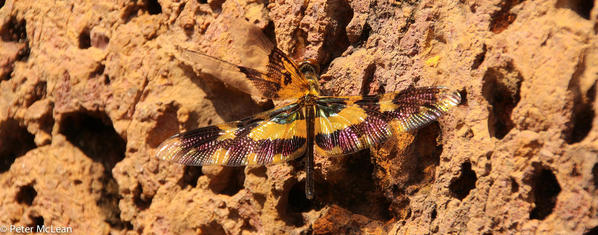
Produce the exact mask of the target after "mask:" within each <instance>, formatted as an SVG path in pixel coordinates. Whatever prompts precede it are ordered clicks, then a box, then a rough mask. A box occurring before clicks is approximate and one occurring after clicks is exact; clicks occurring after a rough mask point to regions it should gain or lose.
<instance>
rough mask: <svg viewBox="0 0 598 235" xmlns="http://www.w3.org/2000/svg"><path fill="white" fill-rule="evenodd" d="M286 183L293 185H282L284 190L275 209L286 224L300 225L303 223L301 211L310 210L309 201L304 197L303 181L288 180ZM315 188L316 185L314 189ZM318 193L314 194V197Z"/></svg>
mask: <svg viewBox="0 0 598 235" xmlns="http://www.w3.org/2000/svg"><path fill="white" fill-rule="evenodd" d="M288 184H293V186H285V187H284V191H283V192H282V195H281V197H280V199H279V201H278V203H277V204H276V211H277V212H278V216H279V217H280V218H281V219H282V220H283V221H284V222H285V223H286V224H287V225H289V226H294V227H301V226H303V225H305V221H303V216H302V215H301V213H302V212H306V211H309V210H310V207H311V202H309V200H308V199H307V198H306V197H305V183H304V182H303V181H302V182H288V183H287V185H288ZM317 188H318V187H317V185H316V190H317ZM286 190H288V191H286ZM316 192H317V191H316ZM318 195H319V194H316V197H317V196H318Z"/></svg>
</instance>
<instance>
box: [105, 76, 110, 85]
mask: <svg viewBox="0 0 598 235" xmlns="http://www.w3.org/2000/svg"><path fill="white" fill-rule="evenodd" d="M104 85H110V76H108V75H107V74H104Z"/></svg>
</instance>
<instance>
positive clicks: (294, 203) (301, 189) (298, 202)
mask: <svg viewBox="0 0 598 235" xmlns="http://www.w3.org/2000/svg"><path fill="white" fill-rule="evenodd" d="M288 203H289V211H290V212H291V213H303V212H308V211H309V210H311V209H312V204H311V200H309V199H307V197H305V181H301V182H299V183H296V184H295V185H293V187H292V188H291V190H290V191H289V202H288Z"/></svg>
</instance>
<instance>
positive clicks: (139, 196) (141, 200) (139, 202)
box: [133, 183, 154, 210]
mask: <svg viewBox="0 0 598 235" xmlns="http://www.w3.org/2000/svg"><path fill="white" fill-rule="evenodd" d="M153 199H154V198H153V197H151V196H148V195H147V194H144V193H143V186H141V184H139V183H137V187H135V191H134V192H133V203H135V206H137V208H138V209H139V210H145V209H147V208H149V207H150V205H151V204H152V200H153Z"/></svg>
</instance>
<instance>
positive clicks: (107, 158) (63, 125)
mask: <svg viewBox="0 0 598 235" xmlns="http://www.w3.org/2000/svg"><path fill="white" fill-rule="evenodd" d="M59 132H60V133H62V134H63V135H64V136H66V139H67V140H68V141H69V142H71V143H72V144H73V145H74V146H76V147H77V148H79V149H80V150H81V151H82V152H83V153H84V154H85V155H86V156H87V157H89V158H90V159H92V160H93V161H94V162H96V163H99V166H101V167H103V172H104V175H103V176H102V177H101V178H100V182H101V183H102V185H103V187H102V189H101V196H100V197H99V199H98V201H97V202H96V204H97V205H98V207H99V208H100V209H101V211H102V212H103V214H104V215H105V221H106V222H107V223H108V224H110V226H112V227H113V228H115V229H125V228H127V224H126V222H125V221H122V220H121V219H120V209H119V206H118V203H119V200H120V195H119V192H118V188H119V187H118V183H117V182H116V180H115V179H114V178H113V177H112V168H114V166H115V165H116V163H118V162H120V161H121V160H122V159H123V158H124V157H125V150H126V142H125V141H124V140H123V139H122V138H121V137H120V136H119V135H118V133H116V131H115V130H114V127H113V126H112V121H111V120H110V118H109V117H108V115H107V114H106V113H104V112H86V111H80V112H74V113H67V114H64V115H63V117H62V119H61V121H60V128H59ZM106 146H109V147H106Z"/></svg>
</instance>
